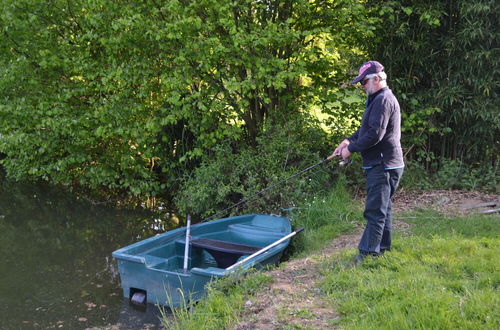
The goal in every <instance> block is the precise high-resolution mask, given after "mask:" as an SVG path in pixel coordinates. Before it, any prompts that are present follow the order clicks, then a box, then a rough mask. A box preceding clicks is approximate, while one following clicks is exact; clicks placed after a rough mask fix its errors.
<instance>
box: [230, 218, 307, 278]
mask: <svg viewBox="0 0 500 330" xmlns="http://www.w3.org/2000/svg"><path fill="white" fill-rule="evenodd" d="M303 230H304V228H299V229H297V230H296V231H294V232H292V233H290V234H288V235H286V236H285V237H282V238H280V239H279V240H277V241H276V242H274V243H271V244H269V245H268V246H266V247H264V248H262V249H260V250H259V251H257V252H255V253H254V254H252V255H250V256H248V257H246V258H245V259H243V260H240V261H238V262H237V263H235V264H234V265H232V266H229V267H227V268H226V270H233V269H234V268H236V267H238V266H239V265H241V264H243V263H245V262H247V261H248V260H250V259H252V258H254V257H256V256H258V255H259V254H262V253H264V252H266V251H267V250H269V249H270V248H272V247H273V246H276V245H278V244H280V243H281V242H283V241H286V240H287V239H289V238H290V237H292V236H295V235H296V234H298V233H300V232H301V231H303Z"/></svg>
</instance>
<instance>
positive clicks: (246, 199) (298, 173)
mask: <svg viewBox="0 0 500 330" xmlns="http://www.w3.org/2000/svg"><path fill="white" fill-rule="evenodd" d="M328 161H330V159H329V158H325V159H323V160H321V161H320V162H318V163H316V164H314V165H311V166H309V167H307V168H305V169H303V170H301V171H299V172H297V173H295V174H293V175H291V176H289V177H287V178H285V179H283V180H281V181H278V182H276V183H274V184H272V185H270V186H268V187H266V188H264V189H262V190H260V191H258V192H257V193H255V194H253V195H251V196H250V197H247V198H244V199H242V200H240V201H239V202H237V203H235V204H233V205H231V206H229V207H227V208H225V209H223V210H221V211H219V212H217V213H216V214H214V215H213V216H211V217H208V218H205V219H203V220H202V221H200V222H199V223H202V222H205V221H210V220H213V219H215V218H217V217H220V216H221V215H224V214H226V213H227V212H228V211H230V210H232V209H233V208H235V207H239V206H241V205H243V204H245V203H247V202H249V201H250V200H252V199H254V198H256V197H257V196H259V195H261V194H263V193H265V192H266V191H269V190H271V189H273V188H275V187H277V186H279V185H280V184H282V183H284V182H286V181H288V180H291V179H293V178H295V177H297V176H299V175H301V174H303V173H305V172H307V171H310V170H312V169H314V168H316V167H318V166H321V165H323V164H324V163H326V162H328ZM348 164H350V161H344V160H343V161H341V162H340V163H339V166H344V165H348ZM319 170H322V169H321V168H320V169H318V170H316V171H315V172H314V173H317V172H318V171H319ZM314 173H313V174H314Z"/></svg>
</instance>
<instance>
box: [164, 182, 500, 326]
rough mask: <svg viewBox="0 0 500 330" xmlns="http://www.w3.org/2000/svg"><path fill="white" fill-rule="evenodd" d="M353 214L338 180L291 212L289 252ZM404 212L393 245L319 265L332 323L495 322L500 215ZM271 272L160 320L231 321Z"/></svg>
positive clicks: (310, 244)
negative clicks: (377, 253) (361, 257)
mask: <svg viewBox="0 0 500 330" xmlns="http://www.w3.org/2000/svg"><path fill="white" fill-rule="evenodd" d="M360 216H361V211H360V207H359V205H352V203H351V199H350V195H349V194H348V193H347V192H346V191H345V190H344V189H343V188H341V187H338V188H337V189H334V190H333V191H332V193H331V195H329V196H325V199H319V198H316V199H314V200H312V201H310V202H309V203H306V205H305V206H304V207H303V208H301V209H300V210H299V212H297V213H296V214H295V215H294V216H293V219H294V226H296V227H300V226H304V227H306V228H307V230H306V231H305V232H304V235H302V234H301V235H302V236H300V237H297V239H295V241H294V242H293V246H292V251H294V254H293V255H292V257H299V256H301V255H304V254H307V255H313V254H314V251H315V250H317V249H318V248H320V247H322V246H324V245H325V243H326V242H329V241H330V240H331V239H333V238H334V237H336V236H338V235H339V234H341V233H342V232H346V231H349V230H351V229H352V228H353V227H354V225H355V223H356V221H358V220H357V219H359V218H360ZM406 220H408V221H407V223H408V224H409V230H405V231H404V232H397V233H396V234H395V238H394V249H393V251H392V252H389V253H387V254H386V255H385V256H383V257H380V258H377V259H368V260H366V261H365V262H364V263H362V264H361V265H359V266H357V267H350V265H351V261H352V258H353V256H354V255H355V253H356V252H355V251H354V250H346V251H344V252H343V253H341V254H340V255H335V256H332V257H330V258H328V259H326V261H324V263H322V264H321V265H320V266H319V269H320V271H321V272H322V275H323V278H322V280H321V281H319V282H318V283H317V284H316V285H317V287H318V288H319V289H320V292H321V294H322V295H323V297H324V298H325V301H328V304H329V306H330V307H331V308H332V309H333V310H335V311H337V313H338V314H339V316H340V317H339V318H338V319H336V320H335V321H333V320H332V324H336V325H338V326H341V327H344V328H349V329H350V328H388V329H391V328H392V329H409V328H444V329H447V328H448V329H451V328H470V329H472V328H475V329H476V328H498V327H499V326H500V324H499V320H500V315H499V312H498V306H499V305H500V297H499V294H498V286H499V283H500V269H499V265H500V226H498V222H499V221H500V220H499V218H498V217H493V216H483V217H479V216H468V217H460V218H456V217H455V218H450V217H445V216H442V215H439V214H431V213H415V214H412V215H411V217H408V219H406ZM285 267H286V265H285ZM312 271H314V270H312ZM272 280H273V279H272V278H271V277H270V276H269V275H267V274H266V273H261V272H256V273H254V274H250V275H249V276H246V277H244V278H241V279H237V278H228V279H224V280H221V281H218V282H216V283H214V285H213V286H212V287H211V288H210V294H209V295H208V297H207V299H205V300H204V301H201V302H200V303H198V304H197V305H196V306H195V307H194V308H192V309H191V310H189V309H188V308H181V309H178V310H176V311H174V314H173V316H170V317H168V318H167V317H166V318H165V325H166V326H167V327H168V328H177V329H200V328H211V329H224V328H231V327H232V326H233V325H234V324H236V323H237V322H238V321H239V317H240V316H241V315H242V311H243V310H244V309H245V302H246V301H248V300H251V299H252V295H253V294H254V293H255V291H257V290H259V288H263V287H266V284H268V283H270V282H271V281H272ZM308 312H310V313H312V314H311V315H314V311H308Z"/></svg>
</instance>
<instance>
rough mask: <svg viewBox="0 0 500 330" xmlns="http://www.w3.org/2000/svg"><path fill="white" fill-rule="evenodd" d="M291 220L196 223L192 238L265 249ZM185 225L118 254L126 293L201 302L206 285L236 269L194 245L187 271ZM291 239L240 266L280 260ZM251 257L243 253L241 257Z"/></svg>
mask: <svg viewBox="0 0 500 330" xmlns="http://www.w3.org/2000/svg"><path fill="white" fill-rule="evenodd" d="M290 232H291V226H290V221H289V220H288V219H287V218H284V217H276V216H269V215H261V214H250V215H242V216H237V217H230V218H224V219H219V220H214V221H210V222H205V223H201V224H196V225H193V226H191V239H192V240H196V239H200V238H202V239H206V240H220V241H225V242H228V243H231V244H242V245H250V246H254V247H256V248H263V247H266V246H267V245H269V244H271V243H273V242H275V241H277V240H279V239H281V238H283V237H285V236H286V235H288V234H290ZM185 235H186V228H185V227H183V228H178V229H175V230H172V231H168V232H166V233H163V234H160V235H157V236H154V237H151V238H148V239H146V240H143V241H140V242H137V243H134V244H132V245H129V246H126V247H124V248H121V249H119V250H117V251H114V252H113V257H114V258H115V259H116V261H117V264H118V271H119V274H120V279H121V285H122V288H123V295H124V297H126V298H129V299H132V297H133V296H134V294H136V293H141V294H144V296H145V300H144V302H145V303H152V304H158V305H167V306H172V307H174V306H179V305H182V304H185V303H187V302H188V301H197V300H199V299H200V298H201V297H202V296H203V295H204V294H205V286H206V284H207V283H208V282H210V281H211V280H212V279H214V278H217V277H222V276H228V275H229V274H231V273H232V272H233V271H227V270H226V269H225V268H219V267H218V266H217V264H218V262H217V261H216V260H215V259H214V257H213V256H212V255H211V253H210V251H209V249H208V250H207V249H205V248H200V247H196V246H190V248H189V258H188V269H187V271H186V272H185V271H184V270H183V269H182V267H183V262H184V248H185ZM289 241H290V239H287V240H285V241H283V242H282V243H280V244H278V245H276V246H274V247H272V248H270V249H269V250H267V251H266V252H264V253H262V254H260V255H257V256H255V257H254V258H252V259H250V260H248V261H247V262H244V263H243V264H241V265H240V266H238V268H237V269H236V271H237V272H245V271H247V270H249V269H250V268H253V267H256V268H259V267H262V266H264V265H268V264H277V263H278V262H279V259H280V258H281V256H282V254H283V251H284V249H285V248H286V247H287V246H288V244H289ZM246 256H247V255H242V256H241V257H240V258H239V259H238V260H242V259H243V258H245V257H246Z"/></svg>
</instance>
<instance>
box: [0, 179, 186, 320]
mask: <svg viewBox="0 0 500 330" xmlns="http://www.w3.org/2000/svg"><path fill="white" fill-rule="evenodd" d="M165 214H166V213H165ZM165 214H153V213H151V212H147V211H144V210H117V209H113V208H109V207H103V206H94V205H91V204H89V203H88V202H84V201H81V200H77V199H75V198H74V197H72V196H70V195H68V193H67V192H65V191H63V190H60V189H56V188H53V187H48V186H46V185H38V184H27V183H14V182H10V181H7V180H5V179H2V178H1V177H0V233H1V235H0V256H1V257H0V260H1V261H2V262H1V263H0V278H1V279H2V280H1V281H0V328H26V329H31V328H87V327H116V326H117V325H119V327H120V328H121V329H122V328H130V329H137V328H148V327H153V328H154V327H156V326H158V325H159V321H158V315H157V314H155V312H154V311H155V308H148V311H147V312H146V313H145V312H141V311H137V310H133V309H130V308H129V306H128V303H127V302H124V301H123V298H122V295H121V289H120V287H119V278H118V272H117V270H116V265H115V263H114V261H113V260H112V258H111V252H112V251H114V250H116V249H118V248H120V247H122V246H125V245H128V244H130V243H132V242H136V241H137V240H140V239H144V238H146V237H150V236H152V235H155V234H156V233H159V232H163V231H165V230H168V229H171V228H173V227H175V226H177V225H176V224H174V223H173V222H171V221H169V219H168V216H166V215H165ZM141 322H142V323H141Z"/></svg>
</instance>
